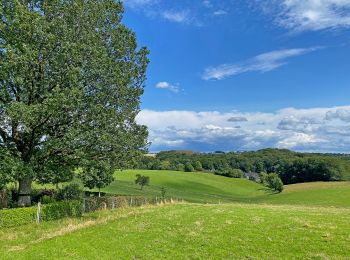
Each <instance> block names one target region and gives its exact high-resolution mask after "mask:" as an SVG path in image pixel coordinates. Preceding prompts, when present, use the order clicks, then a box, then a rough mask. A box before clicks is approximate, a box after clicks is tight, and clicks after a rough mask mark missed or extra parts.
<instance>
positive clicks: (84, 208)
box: [83, 198, 86, 213]
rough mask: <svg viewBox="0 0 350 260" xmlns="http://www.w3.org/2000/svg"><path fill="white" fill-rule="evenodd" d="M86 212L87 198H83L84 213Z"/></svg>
mask: <svg viewBox="0 0 350 260" xmlns="http://www.w3.org/2000/svg"><path fill="white" fill-rule="evenodd" d="M85 211H86V204H85V198H83V213H85Z"/></svg>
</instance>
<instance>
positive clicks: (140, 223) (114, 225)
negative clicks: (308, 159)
mask: <svg viewBox="0 0 350 260" xmlns="http://www.w3.org/2000/svg"><path fill="white" fill-rule="evenodd" d="M138 173H139V174H143V175H147V176H149V177H150V186H146V187H144V188H143V190H141V189H140V187H139V186H137V185H136V184H135V183H134V180H135V175H136V174H138ZM115 177H116V180H115V181H114V182H113V183H112V184H111V185H110V186H108V187H107V188H106V189H104V191H105V192H108V193H113V194H116V195H135V196H140V195H141V196H150V197H154V196H160V192H161V188H162V187H165V189H166V197H168V198H170V197H173V198H175V197H176V198H182V199H183V200H184V202H183V203H178V204H160V205H158V206H143V207H139V208H121V209H116V210H105V211H98V212H94V213H90V214H87V215H85V216H83V217H82V218H76V219H73V218H70V219H63V220H60V221H51V222H43V223H42V224H40V225H36V224H30V225H26V226H20V227H15V228H7V229H3V230H1V231H0V252H1V255H0V259H16V260H17V259H350V253H349V252H350V225H349V223H350V183H349V182H327V183H326V182H315V183H303V184H294V185H287V186H285V189H284V191H283V192H282V193H272V192H270V191H268V190H266V189H265V188H264V187H263V186H262V185H261V184H258V183H255V182H252V181H248V180H246V179H233V178H227V177H222V176H216V175H213V174H209V173H187V172H175V171H174V172H173V171H146V170H127V171H118V172H116V173H115Z"/></svg>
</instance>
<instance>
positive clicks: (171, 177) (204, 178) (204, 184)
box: [104, 170, 268, 203]
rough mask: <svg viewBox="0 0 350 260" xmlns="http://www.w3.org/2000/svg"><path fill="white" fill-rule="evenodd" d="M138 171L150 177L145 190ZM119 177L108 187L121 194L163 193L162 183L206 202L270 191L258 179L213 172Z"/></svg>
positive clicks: (172, 193) (170, 190)
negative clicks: (227, 175) (253, 180)
mask: <svg viewBox="0 0 350 260" xmlns="http://www.w3.org/2000/svg"><path fill="white" fill-rule="evenodd" d="M138 173H139V174H142V175H147V176H149V177H150V186H146V187H144V189H143V190H140V187H139V186H137V185H135V183H134V180H135V175H136V174H138ZM115 178H116V181H115V182H113V183H112V184H111V185H109V186H108V187H107V188H105V189H104V191H106V192H109V193H114V194H118V195H142V196H160V195H161V187H165V189H166V196H168V197H179V198H183V199H185V200H186V201H190V202H205V203H206V202H208V203H219V202H235V201H250V200H252V199H255V198H258V197H260V196H265V195H266V194H267V193H268V192H267V191H266V189H265V188H264V187H263V186H262V185H260V184H257V183H255V182H252V181H248V180H246V179H232V178H227V177H222V176H217V175H214V174H209V173H188V172H177V171H158V170H154V171H152V170H127V171H121V172H120V171H118V172H116V174H115Z"/></svg>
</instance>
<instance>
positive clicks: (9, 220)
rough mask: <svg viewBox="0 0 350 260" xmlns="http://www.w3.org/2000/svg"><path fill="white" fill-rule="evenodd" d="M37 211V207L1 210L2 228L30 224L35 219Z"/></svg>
mask: <svg viewBox="0 0 350 260" xmlns="http://www.w3.org/2000/svg"><path fill="white" fill-rule="evenodd" d="M36 211H37V209H36V208H35V207H30V208H17V209H3V210H0V228H4V227H14V226H20V225H24V224H29V223H31V222H33V221H34V219H35V214H36Z"/></svg>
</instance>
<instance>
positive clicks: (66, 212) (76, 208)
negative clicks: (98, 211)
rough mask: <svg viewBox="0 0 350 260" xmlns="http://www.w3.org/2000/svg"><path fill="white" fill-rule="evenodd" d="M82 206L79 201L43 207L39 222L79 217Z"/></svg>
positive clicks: (81, 213) (81, 212)
mask: <svg viewBox="0 0 350 260" xmlns="http://www.w3.org/2000/svg"><path fill="white" fill-rule="evenodd" d="M82 215H83V206H82V202H81V200H71V201H63V202H57V203H51V204H47V205H45V206H43V208H42V211H41V220H43V221H49V220H56V219H61V218H66V217H81V216H82Z"/></svg>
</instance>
